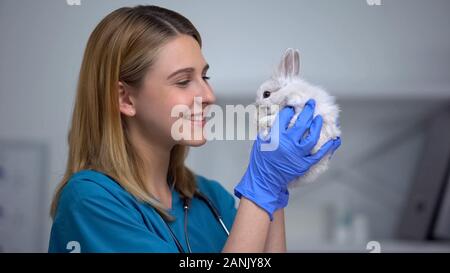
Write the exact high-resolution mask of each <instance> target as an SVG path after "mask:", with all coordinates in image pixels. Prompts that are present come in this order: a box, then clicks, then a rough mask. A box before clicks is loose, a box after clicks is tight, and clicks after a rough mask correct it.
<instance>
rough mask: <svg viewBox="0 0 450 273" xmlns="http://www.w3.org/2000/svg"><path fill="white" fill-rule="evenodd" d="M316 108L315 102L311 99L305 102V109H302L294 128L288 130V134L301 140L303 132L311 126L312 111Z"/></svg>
mask: <svg viewBox="0 0 450 273" xmlns="http://www.w3.org/2000/svg"><path fill="white" fill-rule="evenodd" d="M315 106H316V102H315V100H313V99H310V100H308V101H307V102H306V104H305V107H303V110H302V112H301V113H300V114H299V115H298V117H297V120H296V121H295V124H294V126H292V127H291V128H290V129H289V132H290V133H292V134H293V135H295V136H296V137H297V136H298V138H300V139H301V138H302V137H303V135H304V134H305V132H306V131H307V130H308V129H309V126H311V122H312V120H313V117H314V109H315Z"/></svg>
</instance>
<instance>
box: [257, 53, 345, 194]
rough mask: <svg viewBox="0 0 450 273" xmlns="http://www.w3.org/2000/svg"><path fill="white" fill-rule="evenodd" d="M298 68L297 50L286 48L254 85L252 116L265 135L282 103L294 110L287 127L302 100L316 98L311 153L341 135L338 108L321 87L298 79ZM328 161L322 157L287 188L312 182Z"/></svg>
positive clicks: (291, 122) (298, 109) (298, 112)
mask: <svg viewBox="0 0 450 273" xmlns="http://www.w3.org/2000/svg"><path fill="white" fill-rule="evenodd" d="M299 71H300V57H299V52H298V50H295V49H292V48H288V49H287V50H286V52H285V53H284V56H283V58H282V60H281V62H280V64H279V66H278V68H277V69H275V71H274V73H273V75H272V77H271V78H270V79H269V80H267V81H265V82H264V83H263V84H261V86H260V87H259V88H258V91H257V97H256V106H257V113H256V117H255V119H256V122H257V124H258V128H259V133H260V136H261V137H262V138H267V136H268V133H269V130H270V127H271V126H272V124H273V121H274V120H275V117H276V115H277V113H278V111H279V110H281V109H282V108H283V107H284V106H286V105H290V106H292V107H293V108H294V109H295V114H294V116H293V117H292V119H291V121H290V123H289V126H288V127H291V126H292V125H293V124H294V123H295V121H296V120H297V116H298V115H299V114H300V112H301V111H302V109H303V107H304V105H305V103H306V102H307V101H308V100H309V99H314V100H315V101H316V107H315V111H314V116H316V115H319V114H320V115H321V116H322V118H323V125H322V130H321V133H320V138H319V141H318V143H317V145H316V146H315V147H314V148H313V150H312V153H315V152H317V151H318V150H319V149H320V147H321V146H322V145H323V144H324V143H326V142H327V141H328V140H330V139H332V138H333V139H334V138H336V137H337V136H340V135H341V131H340V128H339V127H338V125H337V124H336V123H337V122H338V116H339V112H340V110H339V107H338V106H337V105H336V103H335V99H334V97H332V96H330V95H329V94H327V92H326V91H325V90H323V89H322V88H320V87H318V86H314V85H311V84H309V83H308V82H306V81H305V80H303V79H301V78H300V76H299ZM307 133H308V132H307ZM328 163H329V157H328V156H324V157H323V158H322V160H320V161H319V162H318V163H317V164H315V165H313V166H312V167H311V168H310V169H309V170H308V172H307V173H306V174H305V175H303V176H301V177H300V178H299V179H297V180H296V181H292V182H291V183H290V184H289V187H293V186H296V185H299V184H302V183H308V182H312V181H314V180H315V179H316V178H317V177H318V175H319V174H320V173H322V172H324V171H325V170H326V169H327V168H328Z"/></svg>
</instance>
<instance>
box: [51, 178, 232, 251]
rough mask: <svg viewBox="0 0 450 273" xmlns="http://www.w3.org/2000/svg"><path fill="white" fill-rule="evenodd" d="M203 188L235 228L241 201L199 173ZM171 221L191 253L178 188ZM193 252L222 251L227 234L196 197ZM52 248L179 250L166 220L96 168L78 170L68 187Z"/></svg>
mask: <svg viewBox="0 0 450 273" xmlns="http://www.w3.org/2000/svg"><path fill="white" fill-rule="evenodd" d="M195 178H196V182H197V187H198V189H199V190H200V191H201V192H202V193H203V194H205V195H206V196H207V197H208V198H209V199H210V200H211V202H212V203H213V204H214V205H215V206H216V207H217V209H218V211H219V213H220V214H221V216H222V218H223V221H224V223H225V225H226V227H227V228H228V230H231V226H232V224H233V221H234V218H235V216H236V211H237V210H236V208H235V199H234V197H233V195H231V194H230V193H229V192H228V191H227V190H226V189H225V188H224V187H223V186H222V185H221V184H219V183H218V182H217V181H215V180H210V179H207V178H205V177H203V176H201V175H196V176H195ZM169 213H170V214H171V215H173V216H174V217H175V218H176V220H175V221H173V222H168V224H169V225H170V226H171V228H172V230H173V232H174V234H175V236H176V237H177V239H178V241H179V242H180V243H181V245H182V246H183V249H184V251H185V252H187V245H186V240H185V236H184V210H183V200H182V199H181V198H180V195H179V194H178V192H177V191H176V190H172V208H171V209H170V210H169ZM188 234H189V242H190V245H191V249H192V252H203V253H204V252H221V251H222V249H223V247H224V245H225V242H226V240H227V235H226V233H225V231H224V230H223V228H222V227H221V225H220V223H219V222H218V221H217V219H216V218H215V217H214V214H213V213H212V212H211V210H210V209H209V207H208V206H207V204H206V203H205V202H204V201H202V200H200V199H198V198H194V199H193V200H192V201H191V204H190V208H189V212H188ZM48 251H49V252H74V251H75V252H78V251H79V252H178V248H177V246H176V243H175V241H174V240H173V239H172V237H171V235H170V231H169V229H168V228H167V226H166V224H165V223H164V220H163V218H162V217H161V216H160V215H159V214H158V213H157V212H156V210H155V209H154V208H152V207H151V206H150V205H148V204H146V203H144V202H140V201H138V200H137V199H136V198H135V197H133V196H132V195H131V194H130V193H128V192H127V191H126V190H125V189H124V188H122V186H120V184H118V183H117V182H115V181H114V180H112V179H111V178H110V177H109V176H107V175H105V174H103V173H101V172H98V171H94V170H82V171H79V172H77V173H75V174H74V175H73V176H72V177H71V179H70V180H69V181H68V183H67V184H66V185H65V186H64V188H63V190H62V192H61V195H60V199H59V202H58V208H57V211H56V214H55V218H54V221H53V225H52V229H51V234H50V242H49V248H48Z"/></svg>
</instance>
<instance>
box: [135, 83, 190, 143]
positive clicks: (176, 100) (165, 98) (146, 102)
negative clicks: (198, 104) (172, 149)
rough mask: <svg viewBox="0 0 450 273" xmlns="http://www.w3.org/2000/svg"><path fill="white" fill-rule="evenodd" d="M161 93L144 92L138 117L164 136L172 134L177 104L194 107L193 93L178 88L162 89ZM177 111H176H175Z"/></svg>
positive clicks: (138, 108)
mask: <svg viewBox="0 0 450 273" xmlns="http://www.w3.org/2000/svg"><path fill="white" fill-rule="evenodd" d="M159 92H160V93H157V94H155V93H151V92H147V93H142V94H141V96H139V98H138V101H137V105H136V108H137V118H138V120H139V121H140V123H141V124H142V125H143V127H145V128H146V129H148V130H152V131H154V130H158V132H160V133H162V134H163V135H164V136H166V137H168V136H169V135H170V134H171V128H172V125H173V124H174V123H175V121H176V120H177V119H178V117H176V116H174V117H172V109H174V108H175V107H176V106H177V105H184V106H187V107H188V108H192V104H193V101H194V98H193V95H192V94H190V93H189V92H180V91H178V90H169V89H166V90H161V91H159ZM175 113H176V112H175Z"/></svg>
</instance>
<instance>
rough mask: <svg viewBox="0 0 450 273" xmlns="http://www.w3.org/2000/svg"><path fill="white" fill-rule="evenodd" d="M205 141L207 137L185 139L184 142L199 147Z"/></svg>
mask: <svg viewBox="0 0 450 273" xmlns="http://www.w3.org/2000/svg"><path fill="white" fill-rule="evenodd" d="M205 143H206V139H205V138H202V139H198V140H183V143H182V144H183V145H186V146H192V147H198V146H202V145H203V144H205Z"/></svg>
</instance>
